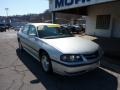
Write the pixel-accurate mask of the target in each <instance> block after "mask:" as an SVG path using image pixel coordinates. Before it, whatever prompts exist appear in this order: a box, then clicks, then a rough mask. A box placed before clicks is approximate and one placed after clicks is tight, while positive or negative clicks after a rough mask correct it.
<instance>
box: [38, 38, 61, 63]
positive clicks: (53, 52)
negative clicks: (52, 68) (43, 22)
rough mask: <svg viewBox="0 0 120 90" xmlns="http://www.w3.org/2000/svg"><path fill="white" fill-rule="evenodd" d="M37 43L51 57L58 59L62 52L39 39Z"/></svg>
mask: <svg viewBox="0 0 120 90" xmlns="http://www.w3.org/2000/svg"><path fill="white" fill-rule="evenodd" d="M41 43H42V44H41ZM39 45H41V47H40V48H41V49H44V50H45V51H46V52H47V53H48V54H49V56H50V58H51V59H54V60H58V61H59V60H60V56H61V55H62V52H60V51H59V50H57V49H56V48H54V47H52V46H50V45H49V44H47V43H45V42H44V41H42V40H40V42H39Z"/></svg>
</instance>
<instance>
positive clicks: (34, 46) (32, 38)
mask: <svg viewBox="0 0 120 90" xmlns="http://www.w3.org/2000/svg"><path fill="white" fill-rule="evenodd" d="M28 37H29V38H28V46H29V50H30V52H31V54H32V55H33V56H35V57H37V58H38V57H39V44H38V43H39V40H38V39H37V38H38V34H37V30H36V27H35V26H33V25H30V26H29V30H28Z"/></svg>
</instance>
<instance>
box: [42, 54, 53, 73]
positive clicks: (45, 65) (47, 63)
mask: <svg viewBox="0 0 120 90" xmlns="http://www.w3.org/2000/svg"><path fill="white" fill-rule="evenodd" d="M40 59H41V64H42V69H43V70H44V72H46V73H51V72H52V64H51V60H50V58H49V56H48V54H46V53H45V52H43V53H42V55H41V58H40Z"/></svg>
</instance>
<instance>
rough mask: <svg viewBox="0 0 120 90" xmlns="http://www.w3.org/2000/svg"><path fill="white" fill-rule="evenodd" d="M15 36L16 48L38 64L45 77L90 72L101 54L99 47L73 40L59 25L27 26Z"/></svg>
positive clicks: (78, 39) (97, 63)
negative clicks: (46, 74)
mask: <svg viewBox="0 0 120 90" xmlns="http://www.w3.org/2000/svg"><path fill="white" fill-rule="evenodd" d="M17 36H18V43H19V48H20V49H21V50H22V49H24V50H25V51H27V52H28V53H29V54H31V55H32V56H33V57H34V58H36V59H37V60H39V61H40V62H41V64H42V68H43V70H44V71H45V72H47V73H50V72H52V71H53V72H56V73H59V74H62V75H74V74H78V73H79V72H80V73H81V72H86V71H90V70H93V69H95V68H97V67H98V66H99V61H100V59H101V57H102V54H103V51H102V49H101V48H100V47H99V45H97V44H96V43H94V42H92V41H88V40H85V39H82V38H80V37H75V36H73V35H72V34H71V33H70V32H69V31H68V30H67V29H65V28H64V29H63V28H61V26H60V25H59V24H48V23H28V24H26V25H25V26H24V27H23V29H22V30H20V31H19V32H18V34H17Z"/></svg>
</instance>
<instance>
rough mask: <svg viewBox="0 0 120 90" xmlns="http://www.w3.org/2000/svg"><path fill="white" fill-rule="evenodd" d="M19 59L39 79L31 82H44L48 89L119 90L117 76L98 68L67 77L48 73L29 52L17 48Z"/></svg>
mask: <svg viewBox="0 0 120 90" xmlns="http://www.w3.org/2000/svg"><path fill="white" fill-rule="evenodd" d="M16 53H17V56H18V57H19V60H21V61H22V63H23V64H24V65H25V66H26V67H27V68H28V69H29V70H30V71H31V72H32V73H33V75H35V77H36V78H37V79H35V80H32V81H30V83H31V84H38V83H42V84H43V85H44V86H45V88H46V90H117V86H118V81H117V78H116V77H115V76H113V75H111V74H110V73H108V72H106V71H104V70H102V69H100V68H99V69H96V70H94V71H91V72H89V73H86V74H83V75H79V76H73V77H67V76H60V75H58V74H46V73H44V72H43V71H42V69H41V64H40V62H38V61H37V60H35V59H34V58H33V57H32V56H30V55H29V54H28V53H27V52H25V51H23V52H22V53H20V51H19V49H16Z"/></svg>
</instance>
